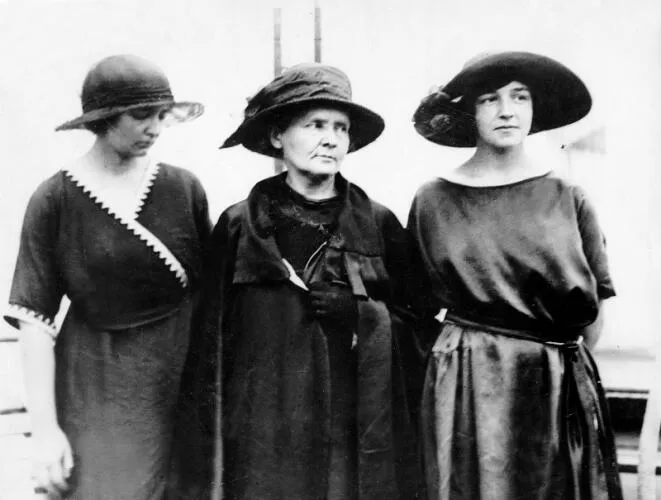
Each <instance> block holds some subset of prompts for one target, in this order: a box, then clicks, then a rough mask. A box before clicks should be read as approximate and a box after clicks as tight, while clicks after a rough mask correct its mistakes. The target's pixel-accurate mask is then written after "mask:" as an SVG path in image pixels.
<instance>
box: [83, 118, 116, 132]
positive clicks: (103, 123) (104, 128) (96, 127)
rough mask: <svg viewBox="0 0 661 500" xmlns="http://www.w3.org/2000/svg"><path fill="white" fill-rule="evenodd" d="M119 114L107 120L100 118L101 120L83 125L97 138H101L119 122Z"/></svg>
mask: <svg viewBox="0 0 661 500" xmlns="http://www.w3.org/2000/svg"><path fill="white" fill-rule="evenodd" d="M119 117H120V114H118V115H113V116H109V117H108V118H102V119H101V120H95V121H93V122H89V123H86V124H85V128H86V129H87V130H89V131H90V132H92V133H93V134H94V135H96V136H97V137H102V136H104V135H106V133H107V132H108V130H109V129H110V128H111V127H114V126H115V125H116V124H117V122H118V121H119Z"/></svg>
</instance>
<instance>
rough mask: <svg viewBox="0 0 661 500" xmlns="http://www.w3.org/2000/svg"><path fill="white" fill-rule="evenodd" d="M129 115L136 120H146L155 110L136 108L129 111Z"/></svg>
mask: <svg viewBox="0 0 661 500" xmlns="http://www.w3.org/2000/svg"><path fill="white" fill-rule="evenodd" d="M127 113H128V114H129V116H130V117H131V118H133V119H135V120H146V119H147V118H149V117H150V116H151V115H152V114H153V113H154V110H153V109H152V108H136V109H131V110H129V111H128V112H127Z"/></svg>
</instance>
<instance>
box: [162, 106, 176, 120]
mask: <svg viewBox="0 0 661 500" xmlns="http://www.w3.org/2000/svg"><path fill="white" fill-rule="evenodd" d="M173 116H174V113H173V112H172V108H166V109H163V110H161V112H160V113H159V114H158V118H159V120H168V119H170V118H172V117H173Z"/></svg>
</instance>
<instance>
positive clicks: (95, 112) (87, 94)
mask: <svg viewBox="0 0 661 500" xmlns="http://www.w3.org/2000/svg"><path fill="white" fill-rule="evenodd" d="M81 103H82V107H83V114H82V115H80V116H79V117H77V118H74V119H73V120H70V121H68V122H66V123H63V124H62V125H60V126H59V127H57V128H56V129H55V130H72V129H82V128H85V126H86V124H88V123H91V122H95V121H98V120H103V119H106V118H110V117H112V116H115V115H118V114H121V113H124V112H125V111H129V110H131V109H136V108H143V107H146V106H162V105H171V106H172V113H171V119H172V121H173V122H175V123H176V122H179V123H181V122H186V121H189V120H193V119H195V118H197V117H198V116H200V115H201V114H202V113H203V112H204V106H203V105H202V104H200V103H197V102H176V101H175V100H174V96H173V95H172V90H171V89H170V82H169V81H168V79H167V77H166V76H165V73H163V71H162V70H161V69H160V68H159V67H158V66H156V65H155V64H153V63H152V62H150V61H147V60H146V59H143V58H141V57H138V56H133V55H115V56H110V57H106V58H105V59H102V60H101V61H99V62H98V63H96V64H95V65H94V66H93V67H92V68H91V69H90V70H89V72H88V73H87V76H86V77H85V81H84V82H83V90H82V93H81Z"/></svg>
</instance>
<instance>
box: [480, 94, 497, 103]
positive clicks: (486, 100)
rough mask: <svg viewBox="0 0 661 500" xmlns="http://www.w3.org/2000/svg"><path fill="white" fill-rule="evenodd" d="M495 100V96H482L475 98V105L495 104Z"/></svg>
mask: <svg viewBox="0 0 661 500" xmlns="http://www.w3.org/2000/svg"><path fill="white" fill-rule="evenodd" d="M497 99H498V97H497V96H496V94H484V95H481V96H480V97H478V98H477V104H491V103H494V102H496V100H497Z"/></svg>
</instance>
